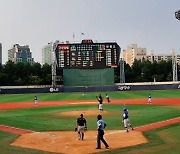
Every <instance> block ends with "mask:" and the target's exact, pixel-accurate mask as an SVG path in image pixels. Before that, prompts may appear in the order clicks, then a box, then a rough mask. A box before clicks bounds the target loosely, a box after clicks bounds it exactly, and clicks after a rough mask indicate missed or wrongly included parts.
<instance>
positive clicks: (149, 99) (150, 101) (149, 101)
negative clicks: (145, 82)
mask: <svg viewBox="0 0 180 154" xmlns="http://www.w3.org/2000/svg"><path fill="white" fill-rule="evenodd" d="M151 103H152V100H151V94H150V93H149V96H148V104H151Z"/></svg>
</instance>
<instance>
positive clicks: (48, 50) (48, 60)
mask: <svg viewBox="0 0 180 154" xmlns="http://www.w3.org/2000/svg"><path fill="white" fill-rule="evenodd" d="M52 52H53V42H51V43H48V44H47V45H45V46H44V47H43V48H42V64H43V65H44V64H49V65H51V64H52Z"/></svg>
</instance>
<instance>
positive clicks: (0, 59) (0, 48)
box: [0, 43, 2, 64]
mask: <svg viewBox="0 0 180 154" xmlns="http://www.w3.org/2000/svg"><path fill="white" fill-rule="evenodd" d="M0 64H2V44H1V43H0Z"/></svg>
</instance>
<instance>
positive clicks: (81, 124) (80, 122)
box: [77, 114, 87, 140]
mask: <svg viewBox="0 0 180 154" xmlns="http://www.w3.org/2000/svg"><path fill="white" fill-rule="evenodd" d="M86 129H87V126H86V119H85V118H83V114H81V115H80V118H78V119H77V131H78V138H79V140H80V139H81V140H84V131H85V130H86Z"/></svg>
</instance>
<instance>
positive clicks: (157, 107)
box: [0, 90, 180, 154]
mask: <svg viewBox="0 0 180 154" xmlns="http://www.w3.org/2000/svg"><path fill="white" fill-rule="evenodd" d="M100 93H101V95H102V96H103V97H104V112H99V110H98V102H97V100H96V96H98V95H99V94H100ZM106 93H108V95H109V96H110V100H111V102H110V103H107V101H106V99H105V94H106ZM149 93H151V96H152V104H151V105H150V104H147V100H148V95H149ZM35 95H36V96H37V97H38V103H39V104H38V106H34V96H35ZM124 107H127V108H128V110H129V114H130V121H131V124H132V125H133V127H134V128H135V130H133V131H131V130H130V132H128V133H127V132H126V131H125V130H124V126H123V123H122V110H123V108H124ZM81 113H83V114H84V117H85V118H86V120H87V127H88V130H87V131H86V132H85V140H84V141H81V140H78V138H77V133H76V132H74V128H75V127H76V119H77V118H78V117H79V115H80V114H81ZM98 114H102V116H103V119H104V120H105V121H106V123H107V128H106V130H105V136H104V137H105V139H106V141H107V142H108V144H109V146H110V149H108V150H106V149H105V148H104V145H102V149H101V150H97V149H95V148H96V134H97V131H96V127H97V126H96V122H97V118H96V117H97V115H98ZM179 130H180V90H161V91H126V92H122V91H121V92H90V93H54V94H53V93H51V94H50V93H49V94H16V95H0V153H2V154H14V153H17V154H50V153H73V154H85V153H110V154H111V153H112V154H113V153H125V154H136V153H140V152H141V153H153V154H154V153H157V154H159V153H163V154H164V153H168V154H169V153H173V154H176V153H177V154H178V153H179V151H180V147H179V145H180V140H179V139H180V133H179Z"/></svg>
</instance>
